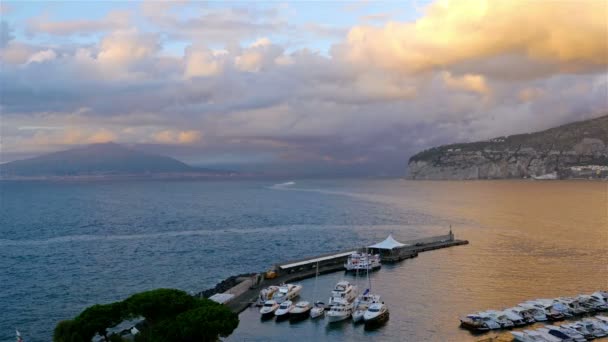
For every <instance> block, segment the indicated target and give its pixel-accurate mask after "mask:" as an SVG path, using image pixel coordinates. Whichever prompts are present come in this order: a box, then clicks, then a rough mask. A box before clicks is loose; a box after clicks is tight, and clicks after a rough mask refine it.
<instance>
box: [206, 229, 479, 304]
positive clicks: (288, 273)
mask: <svg viewBox="0 0 608 342" xmlns="http://www.w3.org/2000/svg"><path fill="white" fill-rule="evenodd" d="M389 239H392V236H389V238H387V240H389ZM387 240H385V241H383V242H386V241H387ZM393 241H394V239H393ZM395 242H396V241H395ZM397 243H398V244H399V245H398V246H397V245H395V246H393V248H389V249H384V250H383V249H382V248H377V247H383V246H384V245H381V244H382V243H380V244H376V245H372V246H369V247H359V248H353V249H351V250H346V251H340V252H335V253H329V254H323V255H318V256H314V257H308V258H304V259H299V260H292V261H288V262H283V263H279V264H276V265H274V266H273V267H272V268H271V271H272V272H273V275H274V276H275V277H274V278H270V279H269V277H265V275H264V274H257V275H255V276H251V277H248V278H244V279H243V280H242V281H241V282H240V283H239V284H238V285H236V286H234V287H233V288H231V289H230V290H228V291H226V292H224V293H222V294H217V295H216V296H217V297H216V298H222V301H221V302H222V303H223V304H224V305H226V306H227V307H228V308H230V309H231V310H232V311H233V312H235V313H240V312H242V311H243V310H245V309H246V308H247V307H249V306H250V305H251V304H253V303H254V302H255V301H256V299H257V298H258V295H259V293H260V290H261V289H263V288H265V287H268V286H271V285H279V284H282V283H290V282H294V281H299V280H302V279H307V278H312V277H314V276H315V274H316V270H317V263H318V265H319V266H318V267H319V274H327V273H333V272H339V271H344V263H345V262H346V260H347V259H348V256H349V255H351V254H352V253H353V252H355V251H365V250H369V251H370V252H374V253H379V254H380V255H381V258H382V262H383V263H385V262H398V261H401V260H404V259H410V258H415V257H417V256H418V253H422V252H426V251H432V250H435V249H440V248H447V247H453V246H460V245H466V244H468V243H469V241H467V240H457V239H454V235H453V234H452V232H451V230H450V233H449V234H447V235H441V236H434V237H429V238H424V239H419V240H412V241H406V242H404V243H400V242H397ZM389 247H391V246H389Z"/></svg>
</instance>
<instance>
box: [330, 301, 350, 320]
mask: <svg viewBox="0 0 608 342" xmlns="http://www.w3.org/2000/svg"><path fill="white" fill-rule="evenodd" d="M352 312H353V305H352V303H335V304H334V305H332V306H331V307H330V308H329V311H327V313H325V318H327V322H328V323H334V322H339V321H343V320H345V319H347V318H349V317H350V315H351V314H352Z"/></svg>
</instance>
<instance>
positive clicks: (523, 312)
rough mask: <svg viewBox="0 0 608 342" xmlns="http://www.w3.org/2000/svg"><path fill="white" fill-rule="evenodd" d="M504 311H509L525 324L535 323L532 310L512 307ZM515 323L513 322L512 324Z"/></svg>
mask: <svg viewBox="0 0 608 342" xmlns="http://www.w3.org/2000/svg"><path fill="white" fill-rule="evenodd" d="M506 311H510V312H512V313H514V314H516V315H518V316H520V317H522V318H523V320H524V321H525V322H526V324H531V323H534V322H536V320H535V319H534V315H533V314H532V310H530V309H526V308H522V307H521V306H514V307H512V308H508V309H507V310H506ZM514 323H515V322H514Z"/></svg>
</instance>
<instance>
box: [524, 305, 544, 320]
mask: <svg viewBox="0 0 608 342" xmlns="http://www.w3.org/2000/svg"><path fill="white" fill-rule="evenodd" d="M519 306H520V307H522V308H524V309H527V311H528V312H529V313H530V314H531V315H532V317H534V320H535V321H536V322H544V321H546V320H547V315H546V314H545V310H544V309H541V308H538V307H537V306H535V305H533V304H530V303H528V302H526V303H521V304H519Z"/></svg>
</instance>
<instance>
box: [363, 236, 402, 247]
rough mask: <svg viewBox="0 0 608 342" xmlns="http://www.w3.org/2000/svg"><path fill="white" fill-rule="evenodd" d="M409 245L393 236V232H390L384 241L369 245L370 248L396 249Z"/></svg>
mask: <svg viewBox="0 0 608 342" xmlns="http://www.w3.org/2000/svg"><path fill="white" fill-rule="evenodd" d="M403 246H407V245H406V244H403V243H401V242H399V241H397V240H395V239H394V238H393V234H389V236H388V237H387V238H386V239H385V240H384V241H382V242H379V243H377V244H375V245H371V246H369V248H377V249H394V248H398V247H403Z"/></svg>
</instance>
